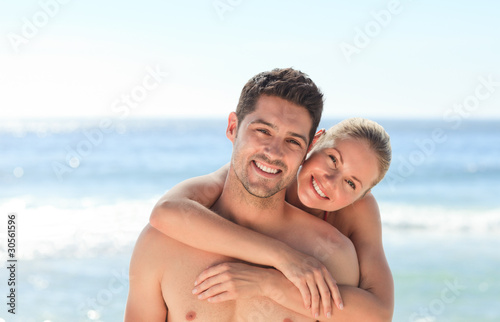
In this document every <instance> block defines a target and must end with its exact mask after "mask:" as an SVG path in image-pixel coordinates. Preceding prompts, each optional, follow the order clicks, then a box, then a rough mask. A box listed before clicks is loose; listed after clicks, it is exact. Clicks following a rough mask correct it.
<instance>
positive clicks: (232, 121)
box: [226, 112, 238, 143]
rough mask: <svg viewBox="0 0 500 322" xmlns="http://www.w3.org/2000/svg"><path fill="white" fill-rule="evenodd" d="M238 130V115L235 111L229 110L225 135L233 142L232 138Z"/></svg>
mask: <svg viewBox="0 0 500 322" xmlns="http://www.w3.org/2000/svg"><path fill="white" fill-rule="evenodd" d="M237 132H238V117H237V116H236V113H235V112H231V113H230V114H229V117H228V119H227V129H226V136H227V138H228V139H229V140H230V141H231V142H233V143H234V139H235V138H236V134H237Z"/></svg>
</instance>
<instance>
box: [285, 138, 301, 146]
mask: <svg viewBox="0 0 500 322" xmlns="http://www.w3.org/2000/svg"><path fill="white" fill-rule="evenodd" d="M288 142H290V143H292V144H295V145H297V146H302V145H301V144H300V142H299V141H297V140H293V139H291V140H288Z"/></svg>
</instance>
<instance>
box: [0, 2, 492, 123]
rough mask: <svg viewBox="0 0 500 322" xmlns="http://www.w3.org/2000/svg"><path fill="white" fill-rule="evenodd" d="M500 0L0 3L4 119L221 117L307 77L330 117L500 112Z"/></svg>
mask: <svg viewBox="0 0 500 322" xmlns="http://www.w3.org/2000/svg"><path fill="white" fill-rule="evenodd" d="M499 9H500V2H497V1H493V0H490V1H474V2H472V1H462V0H460V1H451V0H443V1H439V2H438V1H430V0H413V1H411V0H400V1H398V0H390V1H379V0H371V1H368V0H360V1H328V0H324V1H319V0H313V1H292V0H290V1H262V0H253V1H248V0H200V1H179V0H176V1H171V0H162V1H160V0H158V1H154V0H146V1H140V2H139V1H115V0H110V1H95V0H88V1H75V0H73V1H71V0H64V1H63V0H40V1H6V0H2V1H1V2H0V119H3V120H10V119H45V118H103V117H118V118H121V119H124V118H134V117H138V118H140V117H148V118H149V117H154V118H157V117H165V118H174V117H226V116H227V115H228V114H229V112H231V111H233V110H234V109H235V107H236V104H237V101H238V97H239V93H240V91H241V88H242V87H243V85H244V84H245V83H246V81H247V80H248V79H249V78H251V77H252V76H253V75H255V74H257V73H259V72H262V71H265V70H270V69H273V68H276V67H293V68H296V69H299V70H301V71H303V72H305V73H307V74H308V75H309V76H311V78H312V79H313V80H314V81H315V82H316V84H317V85H318V86H319V87H320V88H321V90H322V91H323V92H324V94H325V110H324V113H323V115H324V117H333V118H345V117H353V116H361V117H368V118H375V119H377V118H424V119H425V118H433V119H447V118H448V119H449V118H453V117H460V118H471V119H484V118H487V119H492V118H500V64H499V62H500V61H499V59H498V57H500V36H499V34H498V31H499V30H500V19H498V16H499V13H500V10H499Z"/></svg>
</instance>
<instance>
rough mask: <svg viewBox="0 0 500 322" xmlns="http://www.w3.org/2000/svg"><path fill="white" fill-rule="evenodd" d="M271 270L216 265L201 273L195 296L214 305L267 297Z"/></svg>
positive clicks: (248, 266) (224, 264)
mask: <svg viewBox="0 0 500 322" xmlns="http://www.w3.org/2000/svg"><path fill="white" fill-rule="evenodd" d="M270 270H271V269H269V268H261V267H256V266H253V265H248V264H244V263H234V262H227V263H222V264H219V265H215V266H212V267H209V268H207V269H206V270H204V271H203V272H201V274H200V275H199V276H198V278H197V279H196V281H195V288H194V289H193V294H195V295H198V299H200V300H207V301H209V302H212V303H216V302H223V301H229V300H235V299H238V298H239V299H247V298H251V297H254V296H265V290H264V287H265V286H266V281H267V278H268V277H269V276H270V272H269V271H270ZM273 270H274V269H273Z"/></svg>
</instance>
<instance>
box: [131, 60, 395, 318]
mask: <svg viewBox="0 0 500 322" xmlns="http://www.w3.org/2000/svg"><path fill="white" fill-rule="evenodd" d="M322 109H323V95H322V94H321V92H320V91H319V89H318V88H317V87H316V85H315V84H314V83H313V82H312V80H311V79H310V78H309V77H308V76H307V75H305V74H303V73H301V72H300V71H296V70H293V69H290V68H288V69H275V70H272V71H270V72H264V73H260V74H258V75H256V76H255V77H253V78H252V79H250V80H249V81H248V82H247V84H246V85H245V86H244V88H243V90H242V93H241V96H240V100H239V102H238V106H237V109H236V113H234V112H232V113H231V114H230V115H229V119H228V126H227V129H226V135H227V137H228V138H229V140H231V142H232V144H233V153H232V156H231V161H230V163H229V165H227V166H225V167H223V168H221V169H220V170H218V171H216V172H214V173H213V174H210V175H206V176H202V177H198V178H193V179H189V180H186V181H185V182H183V183H181V184H179V185H177V186H176V187H174V188H172V189H171V190H170V191H169V192H168V193H167V194H166V195H165V196H164V197H162V199H161V200H160V201H159V202H158V204H157V205H156V206H155V208H154V209H153V212H152V215H151V218H150V224H149V225H147V226H146V227H145V228H144V230H143V231H142V233H141V235H140V236H139V239H138V241H137V244H136V246H135V249H134V252H133V255H132V259H131V264H130V289H129V297H128V301H127V307H126V313H125V320H126V321H165V320H168V321H217V322H221V321H280V322H281V321H287V322H291V321H315V320H319V321H329V320H333V321H389V320H391V318H392V313H393V305H394V290H393V280H392V276H391V272H390V269H389V266H388V264H387V261H386V258H385V254H384V250H383V247H382V236H381V223H380V215H379V211H378V207H377V203H376V201H375V199H374V197H373V195H372V194H371V193H370V189H371V188H372V187H373V186H374V185H376V184H377V183H378V182H379V181H380V180H381V179H382V178H383V177H384V175H385V173H386V172H387V170H388V168H389V164H390V158H391V150H390V142H389V137H388V135H387V133H385V131H384V130H383V128H381V127H380V126H379V125H378V124H376V123H374V122H371V121H368V120H365V119H359V118H356V119H349V120H346V121H343V122H341V123H339V124H337V125H335V126H334V127H332V128H331V129H330V130H328V131H326V132H325V131H323V130H322V131H319V132H318V133H316V135H315V134H314V133H315V131H316V128H317V126H318V124H319V121H320V117H321V112H322ZM306 156H307V158H306Z"/></svg>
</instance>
